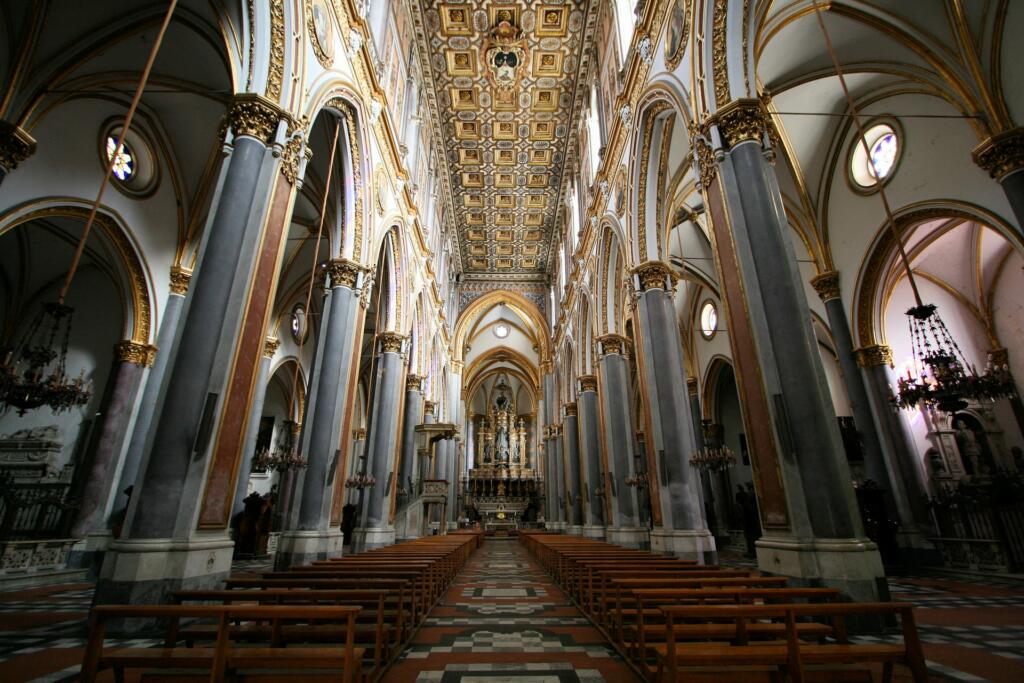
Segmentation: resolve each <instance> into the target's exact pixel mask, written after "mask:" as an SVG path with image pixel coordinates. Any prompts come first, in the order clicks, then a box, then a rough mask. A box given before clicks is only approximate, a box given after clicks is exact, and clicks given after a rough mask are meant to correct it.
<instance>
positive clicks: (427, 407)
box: [423, 401, 436, 415]
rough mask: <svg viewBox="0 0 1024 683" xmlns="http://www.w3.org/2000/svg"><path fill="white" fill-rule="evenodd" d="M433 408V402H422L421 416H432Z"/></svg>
mask: <svg viewBox="0 0 1024 683" xmlns="http://www.w3.org/2000/svg"><path fill="white" fill-rule="evenodd" d="M435 406H436V404H435V403H434V402H433V401H424V402H423V414H424V415H427V414H428V413H429V414H430V415H433V414H434V408H435Z"/></svg>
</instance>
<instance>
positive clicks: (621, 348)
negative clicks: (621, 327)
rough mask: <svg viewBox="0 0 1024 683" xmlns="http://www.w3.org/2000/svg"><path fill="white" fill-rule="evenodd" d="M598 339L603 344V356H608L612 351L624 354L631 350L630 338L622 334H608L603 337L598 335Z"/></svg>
mask: <svg viewBox="0 0 1024 683" xmlns="http://www.w3.org/2000/svg"><path fill="white" fill-rule="evenodd" d="M597 341H598V343H599V344H601V355H602V356H607V355H608V354H610V353H615V354H619V355H621V356H624V355H626V354H627V353H628V352H629V340H628V339H626V338H625V337H623V336H622V335H619V334H606V335H604V336H603V337H598V338H597Z"/></svg>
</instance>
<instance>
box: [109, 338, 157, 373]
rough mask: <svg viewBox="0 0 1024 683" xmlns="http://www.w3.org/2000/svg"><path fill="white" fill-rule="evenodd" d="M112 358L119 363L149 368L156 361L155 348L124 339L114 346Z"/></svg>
mask: <svg viewBox="0 0 1024 683" xmlns="http://www.w3.org/2000/svg"><path fill="white" fill-rule="evenodd" d="M114 357H115V359H116V360H117V361H118V362H119V363H131V364H132V365H139V366H142V367H146V368H151V367H153V361H154V360H156V347H155V346H152V345H151V344H141V343H139V342H136V341H132V340H130V339H126V340H125V341H120V342H118V343H117V344H115V345H114Z"/></svg>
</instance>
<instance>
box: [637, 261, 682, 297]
mask: <svg viewBox="0 0 1024 683" xmlns="http://www.w3.org/2000/svg"><path fill="white" fill-rule="evenodd" d="M633 274H634V275H636V276H637V277H638V278H639V279H640V291H647V290H648V289H664V290H665V291H671V290H672V289H673V288H674V287H675V284H676V281H677V280H678V279H679V277H678V276H677V275H676V272H675V270H674V269H673V268H672V266H670V265H669V264H667V263H665V262H664V261H645V262H643V263H641V264H640V265H639V266H637V267H636V268H634V269H633Z"/></svg>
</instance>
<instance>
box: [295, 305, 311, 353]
mask: <svg viewBox="0 0 1024 683" xmlns="http://www.w3.org/2000/svg"><path fill="white" fill-rule="evenodd" d="M291 329H292V339H294V340H295V343H296V344H298V345H299V346H302V344H304V343H305V341H306V333H307V332H309V325H308V322H307V320H306V309H305V308H304V307H303V306H302V304H296V306H295V308H293V309H292V321H291Z"/></svg>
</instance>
